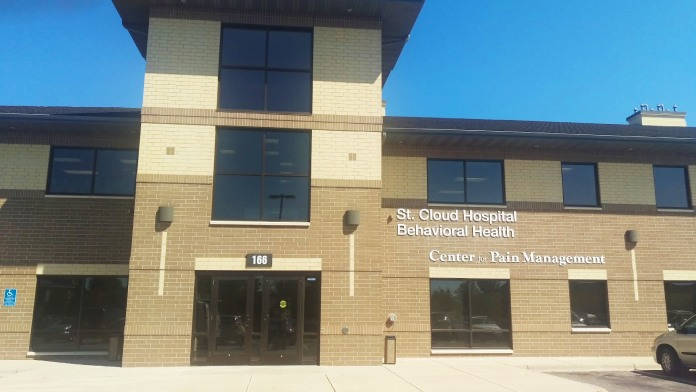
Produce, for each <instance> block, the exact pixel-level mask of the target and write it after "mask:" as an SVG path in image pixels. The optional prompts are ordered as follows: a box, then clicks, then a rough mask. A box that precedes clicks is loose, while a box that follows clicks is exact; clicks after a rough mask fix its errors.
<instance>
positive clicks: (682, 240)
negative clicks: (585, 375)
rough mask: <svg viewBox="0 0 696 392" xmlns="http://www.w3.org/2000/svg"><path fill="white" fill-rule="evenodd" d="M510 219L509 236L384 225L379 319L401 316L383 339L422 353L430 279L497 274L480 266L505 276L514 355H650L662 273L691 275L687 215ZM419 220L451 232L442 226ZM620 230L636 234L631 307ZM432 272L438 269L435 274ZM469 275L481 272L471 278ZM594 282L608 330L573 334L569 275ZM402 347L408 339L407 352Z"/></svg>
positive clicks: (661, 326) (660, 316) (660, 310)
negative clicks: (530, 255)
mask: <svg viewBox="0 0 696 392" xmlns="http://www.w3.org/2000/svg"><path fill="white" fill-rule="evenodd" d="M413 210H414V211H417V209H413ZM438 210H443V211H451V209H438ZM478 210H479V211H484V210H481V209H478ZM388 215H392V216H395V211H394V210H393V209H384V212H383V219H384V221H385V222H387V221H388V220H387V219H386V217H387V216H388ZM518 216H519V222H518V223H515V224H510V226H511V227H512V228H514V229H515V231H516V233H515V238H510V239H493V238H472V237H469V238H462V239H457V238H438V237H435V238H429V237H398V236H396V228H395V224H396V223H398V222H391V223H387V224H385V227H384V230H385V237H384V241H383V244H382V249H383V250H384V252H385V262H384V263H383V267H384V269H383V276H384V280H385V286H384V288H383V293H384V305H383V307H384V312H385V313H389V312H392V311H395V312H396V313H397V314H398V316H399V319H398V321H397V323H396V325H395V326H394V327H393V328H392V329H387V328H385V334H392V333H394V334H396V335H397V336H398V337H399V338H398V339H399V340H398V343H397V344H398V347H399V352H400V353H401V352H402V350H405V352H404V355H407V356H428V355H430V320H429V318H428V315H429V313H430V304H429V286H428V284H429V283H428V282H429V278H428V275H430V277H433V276H436V277H440V278H441V277H448V276H449V277H459V278H464V277H465V278H476V277H477V276H476V275H478V277H479V278H481V277H484V278H485V277H496V276H497V275H496V274H492V275H491V274H489V273H488V270H491V273H493V272H494V271H497V270H499V269H501V267H502V268H504V269H508V270H509V274H510V285H511V301H512V304H511V313H512V329H513V349H514V354H515V355H648V354H649V352H648V350H649V347H650V343H651V341H652V339H653V338H654V337H655V336H656V335H657V334H659V333H660V332H663V331H664V330H665V329H666V316H665V302H664V301H665V299H664V288H663V270H687V271H688V270H694V269H693V268H692V266H690V264H692V263H691V262H690V261H689V260H691V259H693V257H694V256H696V253H695V251H694V247H693V238H694V236H696V226H694V217H693V216H666V215H657V216H655V215H652V216H645V215H642V216H639V215H633V216H631V215H604V214H601V213H573V214H570V213H563V212H559V213H538V212H518ZM418 223H421V224H423V225H435V226H437V225H438V224H442V225H443V226H453V225H452V224H450V223H443V222H434V223H433V224H428V223H427V222H420V221H419V222H418ZM628 228H631V229H635V230H638V231H639V232H640V235H641V242H639V244H638V246H637V247H636V248H635V253H636V261H637V272H638V279H639V280H638V293H639V299H638V300H637V301H636V299H635V298H634V290H633V273H632V269H631V256H630V251H629V250H627V248H626V244H625V242H624V239H623V235H624V233H625V231H626V230H627V229H628ZM689 237H690V238H689ZM432 249H439V250H441V251H448V252H462V253H474V254H477V255H479V254H480V255H483V256H488V254H489V252H490V251H494V250H497V251H499V252H501V253H505V252H508V251H509V252H511V254H519V253H520V252H522V251H526V252H531V251H535V252H536V253H538V254H550V255H553V254H557V255H576V254H578V255H582V254H588V255H604V256H605V257H606V263H605V264H601V265H568V266H565V267H559V266H558V265H532V264H529V263H505V264H500V263H490V262H486V263H483V264H477V263H443V264H445V265H442V264H439V263H433V262H431V261H430V260H429V259H428V252H429V251H430V250H432ZM433 269H435V271H437V272H436V273H433ZM472 270H474V272H475V271H480V274H472V273H473V272H472ZM428 271H430V272H428ZM488 275H490V276H488ZM680 276H681V275H680ZM498 277H499V278H500V276H498ZM601 277H606V279H607V285H608V291H609V303H610V309H609V312H610V322H611V332H609V333H606V334H587V333H574V332H572V331H571V326H570V299H569V291H568V290H569V289H568V285H569V283H568V281H569V279H579V278H592V279H598V278H601ZM404 341H405V342H408V347H407V348H406V347H404V344H405V343H403V342H404ZM558 347H563V349H557V348H558Z"/></svg>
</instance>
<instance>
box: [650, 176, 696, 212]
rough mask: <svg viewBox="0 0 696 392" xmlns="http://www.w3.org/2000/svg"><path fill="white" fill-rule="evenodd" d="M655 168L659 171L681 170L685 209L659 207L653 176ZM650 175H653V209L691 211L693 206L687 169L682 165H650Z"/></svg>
mask: <svg viewBox="0 0 696 392" xmlns="http://www.w3.org/2000/svg"><path fill="white" fill-rule="evenodd" d="M656 168H661V169H681V170H682V173H683V174H684V192H685V196H686V207H673V206H661V205H660V204H659V200H658V197H657V196H658V193H657V192H658V187H657V178H656V176H655V169H656ZM652 169H653V170H652V174H653V188H654V190H655V208H657V209H658V210H682V211H686V210H691V209H693V204H692V200H691V184H690V182H689V167H688V166H686V165H684V166H682V165H652Z"/></svg>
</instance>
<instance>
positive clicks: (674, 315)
mask: <svg viewBox="0 0 696 392" xmlns="http://www.w3.org/2000/svg"><path fill="white" fill-rule="evenodd" d="M665 303H666V305H667V325H668V326H669V327H672V328H674V325H675V324H676V323H679V324H682V323H684V321H686V319H688V318H689V317H691V316H693V315H694V313H696V282H665Z"/></svg>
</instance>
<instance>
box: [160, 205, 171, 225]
mask: <svg viewBox="0 0 696 392" xmlns="http://www.w3.org/2000/svg"><path fill="white" fill-rule="evenodd" d="M173 221H174V207H166V206H162V207H160V208H158V209H157V222H159V223H172V222H173Z"/></svg>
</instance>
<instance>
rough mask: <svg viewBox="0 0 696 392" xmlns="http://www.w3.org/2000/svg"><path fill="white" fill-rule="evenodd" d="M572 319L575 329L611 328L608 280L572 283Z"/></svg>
mask: <svg viewBox="0 0 696 392" xmlns="http://www.w3.org/2000/svg"><path fill="white" fill-rule="evenodd" d="M570 319H571V327H573V328H610V324H609V298H608V296H607V281H606V280H571V281H570Z"/></svg>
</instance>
